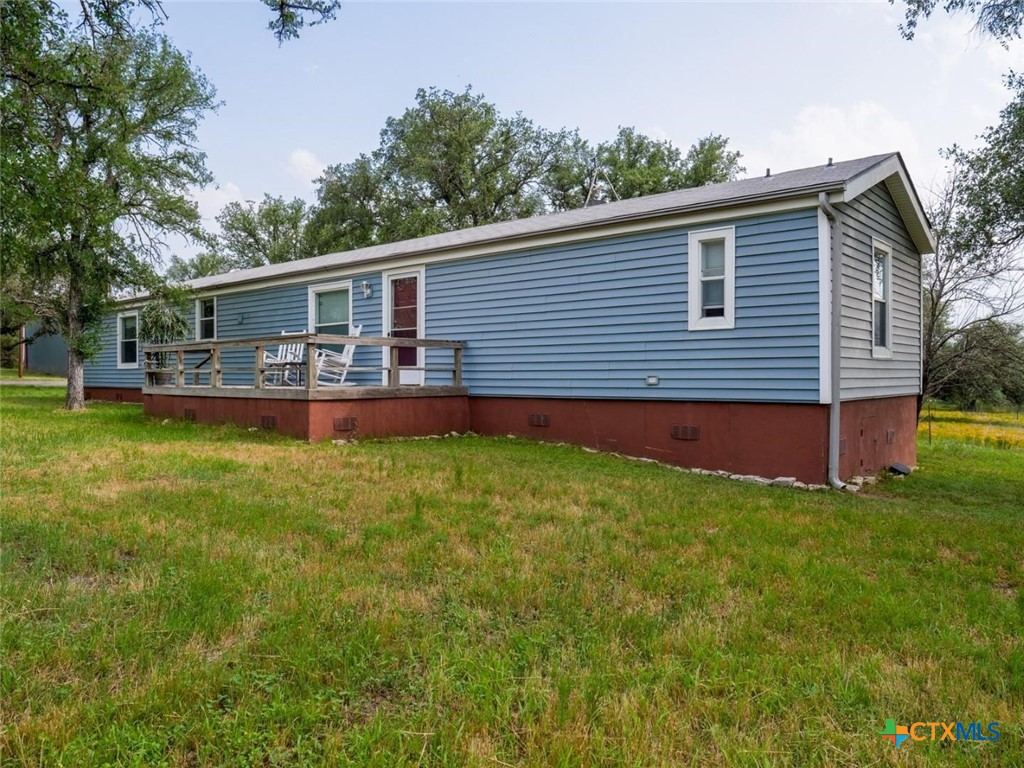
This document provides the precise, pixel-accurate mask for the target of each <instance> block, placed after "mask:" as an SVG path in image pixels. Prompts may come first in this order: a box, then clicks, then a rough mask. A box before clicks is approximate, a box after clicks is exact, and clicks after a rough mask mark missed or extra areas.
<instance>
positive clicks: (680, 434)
mask: <svg viewBox="0 0 1024 768" xmlns="http://www.w3.org/2000/svg"><path fill="white" fill-rule="evenodd" d="M669 434H670V435H672V439H673V440H700V427H699V426H697V425H696V424H673V425H672V429H671V430H670V431H669Z"/></svg>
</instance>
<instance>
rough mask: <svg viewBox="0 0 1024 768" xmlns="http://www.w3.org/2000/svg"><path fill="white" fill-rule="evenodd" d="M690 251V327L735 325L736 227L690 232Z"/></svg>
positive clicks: (731, 326)
mask: <svg viewBox="0 0 1024 768" xmlns="http://www.w3.org/2000/svg"><path fill="white" fill-rule="evenodd" d="M689 251H690V258H689V274H690V278H689V290H688V298H689V322H688V327H689V329H690V330H691V331H705V330H713V329H716V328H733V327H735V325H736V307H735V272H736V230H735V229H734V228H733V227H725V228H723V229H707V230H704V231H702V232H691V233H690V238H689Z"/></svg>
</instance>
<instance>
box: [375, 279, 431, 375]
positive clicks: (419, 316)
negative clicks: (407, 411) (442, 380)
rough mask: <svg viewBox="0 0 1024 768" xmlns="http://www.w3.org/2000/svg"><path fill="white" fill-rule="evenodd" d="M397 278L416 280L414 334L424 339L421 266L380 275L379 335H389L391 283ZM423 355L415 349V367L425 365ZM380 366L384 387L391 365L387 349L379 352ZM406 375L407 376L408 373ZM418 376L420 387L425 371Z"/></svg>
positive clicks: (422, 349) (424, 324)
mask: <svg viewBox="0 0 1024 768" xmlns="http://www.w3.org/2000/svg"><path fill="white" fill-rule="evenodd" d="M397 277H415V278H416V326H417V329H416V333H417V335H419V336H420V337H425V336H426V335H427V322H426V317H427V313H426V295H427V291H426V287H427V270H426V267H425V266H423V265H421V266H417V267H411V268H409V269H393V270H389V271H386V272H382V273H381V278H382V286H381V329H382V333H381V335H382V336H384V337H385V338H386V337H388V336H390V335H391V281H392V280H393V279H395V278H397ZM425 353H426V350H425V349H424V348H423V347H417V348H416V365H417V367H419V368H423V367H424V365H425V360H426V355H425ZM381 365H382V366H383V367H384V370H383V371H381V383H382V384H384V385H386V384H387V383H388V371H387V368H388V366H389V365H391V358H390V353H389V351H388V348H387V347H384V348H383V349H382V350H381ZM406 373H407V374H408V372H406ZM418 374H419V375H418V376H417V377H416V378H417V380H418V382H419V384H420V385H421V386H422V385H423V383H424V382H425V381H426V371H422V370H421V371H418Z"/></svg>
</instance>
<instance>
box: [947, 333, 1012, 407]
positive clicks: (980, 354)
mask: <svg viewBox="0 0 1024 768" xmlns="http://www.w3.org/2000/svg"><path fill="white" fill-rule="evenodd" d="M934 367H935V370H936V372H938V373H940V375H939V376H938V377H937V378H938V379H939V380H940V381H941V384H940V385H939V386H937V387H936V388H935V391H934V395H935V397H938V398H940V399H942V400H946V401H948V402H951V403H955V404H956V405H957V406H959V407H960V408H962V409H963V410H966V411H975V410H977V409H978V407H979V405H981V404H982V403H988V404H990V405H1002V404H1006V403H1013V404H1016V405H1020V404H1021V402H1022V395H1024V331H1022V328H1021V326H1019V325H1014V324H1013V323H1008V322H1004V321H1002V320H986V321H984V322H981V323H978V324H976V325H972V326H969V327H968V328H966V329H964V330H963V332H961V333H959V334H958V335H957V336H956V338H955V339H953V340H952V341H951V342H950V343H949V344H948V345H947V346H946V347H944V348H943V349H942V350H940V354H939V358H938V359H937V360H936V361H935V366H934Z"/></svg>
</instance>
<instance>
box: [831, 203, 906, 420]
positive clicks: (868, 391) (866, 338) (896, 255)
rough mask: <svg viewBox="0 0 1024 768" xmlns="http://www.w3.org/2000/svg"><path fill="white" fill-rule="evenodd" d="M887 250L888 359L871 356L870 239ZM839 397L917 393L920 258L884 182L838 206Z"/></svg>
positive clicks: (859, 397)
mask: <svg viewBox="0 0 1024 768" xmlns="http://www.w3.org/2000/svg"><path fill="white" fill-rule="evenodd" d="M873 237H874V238H877V239H879V240H881V241H883V242H885V243H887V244H889V245H891V246H892V276H891V281H892V357H891V358H874V357H872V354H871V348H872V343H871V342H872V337H871V258H872V250H871V239H872V238H873ZM842 320H843V343H842V398H843V399H844V400H857V399H862V398H869V397H894V396H900V395H916V394H917V393H918V392H919V391H920V389H921V257H920V255H919V254H918V252H917V249H916V248H915V247H914V243H913V241H912V240H911V239H910V235H909V233H908V232H907V228H906V226H905V225H904V223H903V219H902V218H901V217H900V215H899V213H898V212H897V210H896V204H895V202H894V201H893V199H892V195H891V194H890V193H889V190H888V189H887V188H886V186H885V184H878V185H876V186H874V187H872V188H871V189H869V190H868V191H867V192H865V193H864V194H863V195H861V196H859V197H858V198H856V199H855V200H854V201H853V202H851V203H848V204H846V205H844V206H843V312H842Z"/></svg>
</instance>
